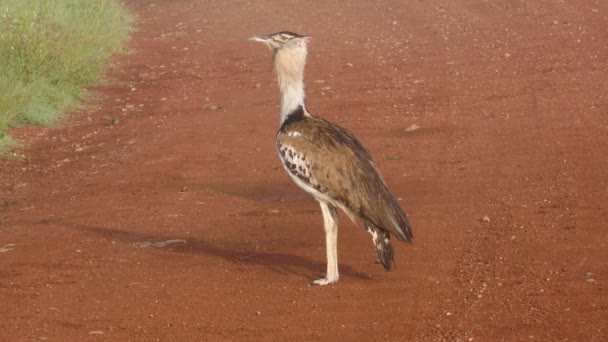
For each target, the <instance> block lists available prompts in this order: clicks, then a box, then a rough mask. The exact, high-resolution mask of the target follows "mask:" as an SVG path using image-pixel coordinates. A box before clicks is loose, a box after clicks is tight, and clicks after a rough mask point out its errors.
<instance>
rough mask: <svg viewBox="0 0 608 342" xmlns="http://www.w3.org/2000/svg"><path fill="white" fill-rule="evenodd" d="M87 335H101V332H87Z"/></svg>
mask: <svg viewBox="0 0 608 342" xmlns="http://www.w3.org/2000/svg"><path fill="white" fill-rule="evenodd" d="M89 335H103V331H100V330H93V331H89Z"/></svg>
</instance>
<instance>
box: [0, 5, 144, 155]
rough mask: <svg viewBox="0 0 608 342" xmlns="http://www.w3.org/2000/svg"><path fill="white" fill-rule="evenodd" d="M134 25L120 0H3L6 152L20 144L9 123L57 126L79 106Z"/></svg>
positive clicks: (0, 82)
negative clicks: (86, 90)
mask: <svg viewBox="0 0 608 342" xmlns="http://www.w3.org/2000/svg"><path fill="white" fill-rule="evenodd" d="M131 24H132V20H131V17H130V16H129V14H128V13H127V11H126V9H125V8H124V7H123V6H122V5H121V4H120V3H119V2H118V1H117V0H51V1H46V0H0V151H1V150H2V146H10V145H14V143H11V139H10V137H8V136H7V135H6V133H5V132H6V130H7V129H8V128H10V127H14V126H18V125H23V124H30V125H51V124H53V123H55V122H57V120H58V119H59V118H61V117H62V116H63V115H64V114H65V113H67V112H69V111H70V110H73V109H75V108H76V107H77V106H78V104H79V103H80V101H81V100H83V99H84V98H85V97H86V92H85V91H84V87H86V86H87V85H90V84H93V83H97V82H100V81H101V80H102V77H103V72H104V70H105V68H106V67H107V65H108V61H109V58H110V57H111V56H112V55H113V54H115V53H117V52H121V51H122V49H123V47H124V45H125V44H126V42H127V41H128V39H129V36H130V32H131V31H132V26H131ZM5 148H6V147H5Z"/></svg>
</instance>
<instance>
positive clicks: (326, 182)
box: [277, 116, 412, 241]
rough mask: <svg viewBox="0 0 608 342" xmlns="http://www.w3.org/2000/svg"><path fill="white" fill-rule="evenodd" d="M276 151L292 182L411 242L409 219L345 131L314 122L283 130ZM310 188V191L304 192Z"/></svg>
mask: <svg viewBox="0 0 608 342" xmlns="http://www.w3.org/2000/svg"><path fill="white" fill-rule="evenodd" d="M277 148H278V152H279V155H280V157H281V159H282V161H283V163H284V165H285V169H286V170H287V171H288V172H289V173H290V174H291V175H292V178H294V180H295V181H296V183H300V182H301V184H298V185H300V186H303V185H304V186H303V187H304V188H305V190H307V191H309V192H312V193H313V195H315V192H318V193H319V194H322V195H323V196H326V197H327V198H329V199H331V200H332V201H333V202H334V204H336V205H337V206H339V207H340V208H342V209H343V210H344V211H345V212H346V213H347V214H348V215H349V216H350V217H351V219H352V218H353V216H358V217H360V218H362V219H364V220H367V221H369V222H371V223H372V224H374V225H375V226H377V227H378V228H381V229H384V230H386V231H388V232H390V233H392V234H394V235H395V236H397V238H398V239H400V240H407V241H409V240H411V238H412V233H411V227H410V224H409V222H408V220H407V217H406V215H405V213H404V212H403V210H402V209H401V207H400V206H399V204H398V202H397V201H396V200H395V198H394V197H393V195H392V194H391V193H390V192H389V190H388V188H387V187H386V184H385V183H384V181H383V180H382V177H381V176H380V173H379V172H378V170H377V169H376V166H375V165H374V163H373V161H372V159H371V156H370V154H369V153H368V152H367V150H366V149H365V148H364V147H363V145H362V144H361V143H360V142H359V140H357V138H355V136H353V135H352V134H351V133H350V132H348V131H347V130H346V129H344V128H342V127H339V126H337V125H334V124H332V123H330V122H328V121H326V120H323V119H321V118H318V117H314V116H302V117H301V118H300V119H298V120H293V121H291V122H287V124H284V125H282V126H281V129H280V130H279V132H278V134H277ZM306 186H307V187H308V189H307V188H306Z"/></svg>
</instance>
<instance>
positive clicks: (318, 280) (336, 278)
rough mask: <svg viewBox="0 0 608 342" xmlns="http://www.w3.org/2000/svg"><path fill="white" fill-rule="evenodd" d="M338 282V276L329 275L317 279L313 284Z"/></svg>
mask: <svg viewBox="0 0 608 342" xmlns="http://www.w3.org/2000/svg"><path fill="white" fill-rule="evenodd" d="M337 282H338V277H327V278H322V279H317V280H315V281H313V282H312V284H313V285H321V286H322V285H329V284H333V283H337Z"/></svg>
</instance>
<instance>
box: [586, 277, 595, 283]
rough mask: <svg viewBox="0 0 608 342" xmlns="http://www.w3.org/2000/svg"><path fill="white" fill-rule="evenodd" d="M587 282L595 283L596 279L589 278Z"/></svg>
mask: <svg viewBox="0 0 608 342" xmlns="http://www.w3.org/2000/svg"><path fill="white" fill-rule="evenodd" d="M587 282H588V283H595V279H593V278H587Z"/></svg>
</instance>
